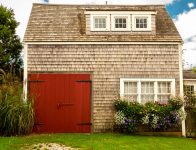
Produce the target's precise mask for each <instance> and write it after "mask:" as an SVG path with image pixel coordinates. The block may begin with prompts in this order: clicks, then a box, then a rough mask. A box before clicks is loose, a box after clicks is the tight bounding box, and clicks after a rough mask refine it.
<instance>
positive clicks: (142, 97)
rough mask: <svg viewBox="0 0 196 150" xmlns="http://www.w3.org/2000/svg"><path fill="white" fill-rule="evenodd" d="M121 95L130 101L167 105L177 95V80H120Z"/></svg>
mask: <svg viewBox="0 0 196 150" xmlns="http://www.w3.org/2000/svg"><path fill="white" fill-rule="evenodd" d="M120 95H121V97H122V98H124V99H126V100H128V101H137V102H139V103H142V104H144V103H146V102H149V101H154V102H155V101H158V102H160V103H166V102H167V101H168V99H169V98H170V97H171V96H174V95H175V79H129V78H121V79H120Z"/></svg>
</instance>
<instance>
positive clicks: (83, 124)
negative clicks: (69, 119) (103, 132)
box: [77, 122, 92, 126]
mask: <svg viewBox="0 0 196 150" xmlns="http://www.w3.org/2000/svg"><path fill="white" fill-rule="evenodd" d="M77 125H82V126H85V125H87V126H91V125H92V123H90V122H89V123H88V122H82V123H78V124H77Z"/></svg>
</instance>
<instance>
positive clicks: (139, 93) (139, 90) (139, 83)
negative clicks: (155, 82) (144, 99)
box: [137, 80, 141, 103]
mask: <svg viewBox="0 0 196 150" xmlns="http://www.w3.org/2000/svg"><path fill="white" fill-rule="evenodd" d="M137 87H138V88H137V95H138V96H137V101H138V102H139V103H141V80H139V81H138V82H137Z"/></svg>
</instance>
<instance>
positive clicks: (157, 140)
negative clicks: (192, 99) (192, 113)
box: [0, 134, 196, 150]
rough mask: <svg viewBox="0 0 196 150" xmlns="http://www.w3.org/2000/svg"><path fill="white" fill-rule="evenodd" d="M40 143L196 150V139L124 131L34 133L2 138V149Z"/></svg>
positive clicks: (102, 149)
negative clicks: (104, 132) (144, 134)
mask: <svg viewBox="0 0 196 150" xmlns="http://www.w3.org/2000/svg"><path fill="white" fill-rule="evenodd" d="M38 143H61V144H64V145H66V146H71V147H76V148H84V149H89V150H91V149H93V150H126V149H127V150H130V149H133V150H157V149H159V150H196V140H193V139H187V138H178V137H157V136H133V135H123V134H41V135H37V134H32V135H29V136H18V137H17V136H15V137H0V150H12V149H13V150H18V149H21V148H22V147H25V146H29V145H32V144H38Z"/></svg>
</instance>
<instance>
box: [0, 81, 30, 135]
mask: <svg viewBox="0 0 196 150" xmlns="http://www.w3.org/2000/svg"><path fill="white" fill-rule="evenodd" d="M4 79H5V78H4ZM2 81H3V82H2V83H1V84H0V134H1V135H5V136H11V135H21V134H28V133H30V132H31V131H32V127H33V124H34V111H33V104H32V102H31V101H26V102H24V101H23V99H22V87H21V84H20V83H19V82H18V80H16V79H14V80H12V81H9V82H8V81H7V80H6V81H5V80H2Z"/></svg>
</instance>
